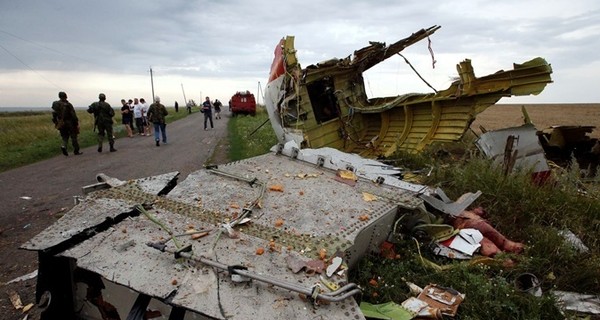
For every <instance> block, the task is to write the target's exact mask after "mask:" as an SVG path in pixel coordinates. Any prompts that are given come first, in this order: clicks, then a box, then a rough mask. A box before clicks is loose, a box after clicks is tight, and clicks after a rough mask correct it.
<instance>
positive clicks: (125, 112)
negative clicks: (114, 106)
mask: <svg viewBox="0 0 600 320" xmlns="http://www.w3.org/2000/svg"><path fill="white" fill-rule="evenodd" d="M121 103H122V104H123V106H122V107H121V117H122V118H121V119H122V120H121V123H122V124H123V125H124V126H125V130H126V131H127V136H128V137H130V138H132V137H133V131H132V130H131V121H133V114H132V113H131V111H130V110H129V105H127V101H125V99H121Z"/></svg>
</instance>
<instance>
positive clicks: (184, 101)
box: [181, 83, 188, 106]
mask: <svg viewBox="0 0 600 320" xmlns="http://www.w3.org/2000/svg"><path fill="white" fill-rule="evenodd" d="M181 91H182V92H183V103H185V105H186V106H187V102H188V101H187V98H186V97H185V90H183V83H182V84H181Z"/></svg>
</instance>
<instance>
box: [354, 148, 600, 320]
mask: <svg viewBox="0 0 600 320" xmlns="http://www.w3.org/2000/svg"><path fill="white" fill-rule="evenodd" d="M439 151H440V150H439V149H438V150H430V151H429V152H428V153H425V154H422V155H407V154H401V153H399V154H396V155H395V158H397V159H403V160H405V162H398V163H397V165H399V166H402V165H403V163H409V164H411V165H412V166H413V168H412V169H417V168H418V167H419V166H425V167H433V168H434V170H433V171H432V173H431V175H430V176H429V177H427V178H425V179H423V182H424V183H425V184H427V185H429V186H439V187H441V188H442V189H443V190H444V191H445V192H446V193H447V194H448V196H449V197H450V198H451V199H457V198H458V197H459V196H460V195H462V194H464V193H466V192H475V191H477V190H481V191H482V192H483V194H482V195H481V197H479V199H478V200H477V201H476V202H475V203H474V204H473V206H481V207H483V208H485V209H486V211H487V212H488V217H487V219H488V220H489V221H490V223H491V224H492V225H493V226H494V227H495V228H496V229H497V230H498V231H500V232H501V233H503V234H504V235H505V236H507V237H508V238H509V239H512V240H516V241H520V242H523V243H525V244H526V249H525V252H523V253H522V254H501V255H499V256H497V257H496V258H495V259H494V261H492V262H491V263H489V264H488V265H470V264H469V263H468V262H463V263H460V262H456V261H453V260H449V259H446V258H443V257H439V256H435V255H434V254H432V253H431V251H429V249H428V244H429V243H428V242H426V241H421V242H419V243H418V246H419V249H417V243H416V242H415V241H414V240H413V239H411V237H410V236H406V235H405V241H402V242H400V243H399V244H397V245H396V250H397V253H398V254H399V255H400V259H397V260H386V259H383V258H380V257H371V258H370V259H364V260H362V261H361V262H360V263H359V265H358V267H357V268H356V269H355V270H354V272H353V273H352V274H351V276H352V279H351V280H352V281H354V282H357V283H361V284H362V286H363V288H365V292H364V294H363V300H365V301H368V302H371V303H382V302H387V301H390V300H392V301H395V302H397V303H400V302H402V301H403V300H404V299H406V298H408V292H409V291H408V287H407V286H406V284H405V281H411V282H413V283H416V284H418V285H420V286H425V285H427V284H429V283H437V284H440V285H442V286H448V287H453V288H454V289H456V290H458V291H460V292H462V293H465V294H466V296H467V297H466V300H465V301H464V302H463V303H462V304H461V306H460V308H459V316H460V319H564V316H562V315H561V314H560V313H559V310H558V309H557V307H556V306H555V301H554V300H553V298H552V297H551V296H550V295H549V294H548V293H549V291H551V290H552V289H557V290H564V291H573V292H579V293H588V294H595V295H598V294H600V267H599V266H600V240H599V236H600V201H599V200H598V199H600V197H598V192H597V189H596V188H594V187H593V186H592V187H588V188H587V190H586V191H587V192H586V194H582V192H581V190H582V186H583V185H582V184H581V183H579V182H578V179H577V178H576V177H577V176H578V175H577V174H576V173H575V172H577V170H578V169H577V168H573V169H572V170H571V171H565V170H561V171H557V172H558V174H557V175H556V176H555V177H554V179H553V181H552V182H550V183H548V184H545V185H542V186H539V185H536V184H534V183H532V181H531V178H530V172H517V173H515V174H512V175H509V176H504V175H503V174H502V172H501V170H500V169H499V168H496V167H495V166H494V165H492V164H491V163H490V161H489V160H487V159H482V158H480V157H478V156H476V155H474V153H470V152H466V153H465V152H463V153H462V154H460V155H458V156H457V155H456V154H452V153H441V152H439ZM440 158H443V161H442V160H440ZM563 229H569V230H571V231H573V232H574V233H575V234H576V235H578V237H579V238H580V239H581V240H582V241H583V243H585V245H586V246H588V247H589V249H590V253H578V252H576V251H575V250H574V249H573V248H572V247H571V246H569V245H568V244H566V243H565V242H564V241H563V238H562V237H561V236H560V235H558V231H559V230H563ZM419 252H420V253H419ZM421 257H424V258H426V259H428V260H430V261H433V262H435V263H437V264H438V265H441V266H448V267H449V268H448V269H447V270H445V271H439V270H435V269H434V268H431V267H430V266H427V265H425V264H423V263H422V261H421ZM509 261H510V262H512V263H511V264H505V262H509ZM526 272H527V273H532V274H534V275H536V276H537V277H538V279H539V280H540V281H541V282H542V286H541V287H542V290H543V292H544V293H545V294H544V296H543V297H541V298H536V297H534V296H532V295H529V294H524V293H521V292H518V291H516V290H515V287H514V279H515V278H516V277H517V276H518V275H520V274H522V273H526ZM370 279H378V282H379V283H380V284H382V285H380V286H378V287H373V286H370V285H368V282H369V280H370ZM572 317H574V315H572V314H571V315H568V318H572Z"/></svg>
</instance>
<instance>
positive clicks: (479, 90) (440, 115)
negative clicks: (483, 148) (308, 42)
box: [265, 26, 552, 158]
mask: <svg viewBox="0 0 600 320" xmlns="http://www.w3.org/2000/svg"><path fill="white" fill-rule="evenodd" d="M439 28H440V27H439V26H432V27H430V28H427V29H422V30H419V31H417V32H415V33H413V34H412V35H410V36H409V37H406V38H404V39H401V40H399V41H397V42H395V43H392V44H390V45H386V44H385V43H380V42H371V43H370V45H369V46H367V47H365V48H362V49H359V50H357V51H355V52H354V54H353V55H350V56H348V57H346V58H343V59H335V58H334V59H330V60H327V61H324V62H322V63H318V64H316V65H310V66H308V67H306V68H302V67H301V66H300V64H299V62H298V59H297V57H296V49H295V47H294V37H292V36H288V37H286V38H284V39H282V40H281V41H280V42H279V44H278V45H277V47H276V48H275V53H274V54H275V57H274V60H273V64H272V66H271V73H270V76H269V81H268V84H267V88H266V90H265V94H266V97H265V103H266V107H267V111H268V112H269V118H270V121H271V125H272V126H273V129H274V131H275V133H276V136H277V137H278V139H279V142H280V143H285V142H287V141H295V142H296V144H297V145H298V146H300V147H301V148H322V147H331V148H335V149H339V150H343V151H345V152H352V153H357V154H360V155H361V156H364V157H367V158H376V157H380V156H384V157H385V156H389V155H391V154H392V153H393V152H395V151H396V150H404V151H408V152H420V151H421V150H423V149H424V148H425V147H426V146H427V145H429V144H431V143H433V142H436V141H439V142H448V141H456V140H458V139H460V138H461V137H462V135H463V134H464V132H465V131H466V130H467V129H468V128H469V126H470V124H471V123H472V121H473V120H474V119H475V116H476V115H477V114H478V113H480V112H482V111H483V110H485V109H486V108H487V107H489V106H491V105H493V104H495V103H496V102H497V101H498V100H499V99H500V98H502V97H509V96H512V95H530V94H534V95H536V94H539V93H540V92H541V91H542V90H543V89H544V88H545V86H546V85H547V84H548V83H551V82H552V80H551V78H550V74H551V73H552V68H551V67H550V65H549V64H548V63H547V62H546V61H545V60H544V59H542V58H534V59H532V60H530V61H527V62H524V63H522V64H514V65H513V69H512V70H508V71H504V70H500V71H498V72H496V73H493V74H490V75H488V76H484V77H476V76H475V73H474V70H473V67H472V65H471V61H470V60H468V59H466V60H464V61H462V62H460V63H459V64H458V65H457V71H458V77H457V78H458V80H456V81H455V82H453V83H452V84H451V85H450V87H449V88H447V89H445V90H441V91H435V90H434V91H435V92H433V93H409V94H398V95H397V96H391V97H376V98H371V99H369V98H368V97H367V94H366V91H365V85H364V79H363V72H364V71H365V70H367V69H369V68H371V67H373V66H375V65H377V64H378V63H380V62H382V61H384V60H385V59H388V58H390V57H392V56H394V55H396V54H399V53H400V52H401V51H403V50H404V49H405V48H406V47H408V46H410V45H412V44H414V43H416V42H419V41H420V40H423V39H426V38H428V37H429V36H431V35H432V34H433V33H434V32H436V31H437V30H438V29H439Z"/></svg>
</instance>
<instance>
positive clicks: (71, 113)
mask: <svg viewBox="0 0 600 320" xmlns="http://www.w3.org/2000/svg"><path fill="white" fill-rule="evenodd" d="M58 98H59V100H57V101H54V102H53V103H52V122H54V127H55V128H56V129H57V130H58V131H59V132H60V137H61V138H62V145H61V146H60V150H61V151H62V153H63V154H64V155H65V156H68V155H69V152H68V151H67V145H68V143H69V138H71V144H72V145H73V153H74V154H76V155H80V154H82V152H79V142H78V141H77V135H78V134H79V119H78V118H77V113H75V109H74V108H73V105H72V104H71V103H70V102H69V101H68V100H67V94H66V93H64V92H62V91H61V92H59V93H58Z"/></svg>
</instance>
